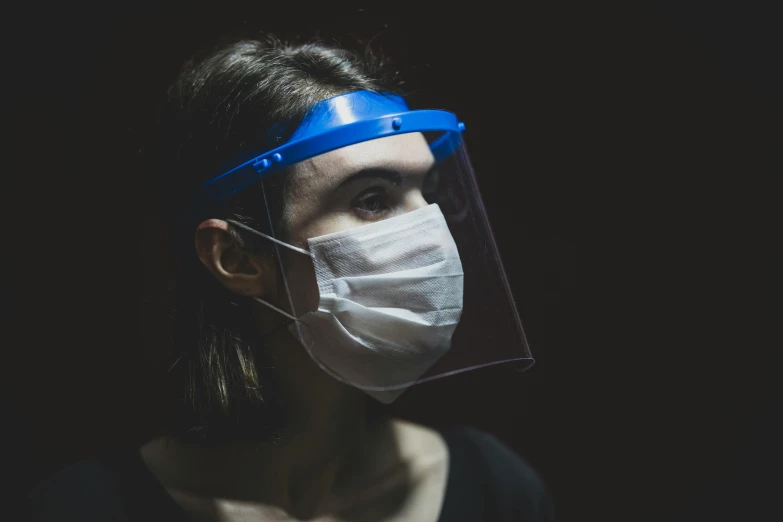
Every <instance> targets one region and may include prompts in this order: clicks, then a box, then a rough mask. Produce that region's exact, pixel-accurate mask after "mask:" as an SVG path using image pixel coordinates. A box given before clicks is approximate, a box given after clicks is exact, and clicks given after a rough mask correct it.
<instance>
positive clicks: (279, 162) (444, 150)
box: [197, 91, 465, 203]
mask: <svg viewBox="0 0 783 522" xmlns="http://www.w3.org/2000/svg"><path fill="white" fill-rule="evenodd" d="M464 130H465V125H464V124H463V123H460V122H458V121H457V117H456V115H454V114H453V113H451V112H447V111H442V110H416V111H411V110H409V109H408V106H407V104H406V103H405V101H404V100H403V99H402V98H401V97H400V96H397V95H393V94H388V93H382V94H379V93H374V92H371V91H356V92H350V93H348V94H342V95H340V96H335V97H333V98H329V99H326V100H323V101H321V102H319V103H316V104H315V105H313V106H312V107H311V108H310V110H309V111H308V114H307V116H306V117H305V119H304V121H303V122H302V124H301V125H300V126H299V127H298V128H297V129H296V131H295V132H294V134H293V135H292V136H291V139H289V140H288V141H287V142H286V143H285V144H283V145H281V146H280V147H277V148H275V149H272V150H270V151H267V152H264V153H263V154H261V155H259V156H256V157H255V158H253V159H251V160H248V161H246V162H244V163H242V164H241V165H239V166H237V167H234V168H233V169H231V170H229V171H228V172H226V173H224V174H221V175H220V176H218V177H216V178H214V179H212V180H211V181H209V182H207V183H206V184H205V185H204V186H203V187H202V190H201V193H200V194H199V197H198V198H197V199H198V200H200V202H202V203H214V202H217V201H220V200H222V199H225V198H228V197H230V196H232V195H234V194H236V193H237V192H239V191H240V190H242V189H244V188H246V187H248V186H249V185H251V184H253V183H254V182H256V181H258V180H260V179H261V178H264V177H266V176H268V175H270V174H273V173H275V172H279V171H280V170H282V169H284V168H286V167H289V166H291V165H294V164H295V163H298V162H300V161H303V160H306V159H308V158H312V157H315V156H318V155H320V154H324V153H326V152H329V151H332V150H336V149H339V148H342V147H347V146H348V145H354V144H356V143H361V142H364V141H368V140H372V139H376V138H383V137H387V136H393V135H396V134H404V133H408V132H442V133H443V134H442V135H441V136H439V137H438V139H436V140H435V141H434V142H433V143H432V145H431V146H430V149H431V150H432V154H433V155H434V157H435V161H440V160H442V159H444V158H447V157H448V156H449V155H451V154H452V153H453V152H454V151H455V150H456V149H457V147H458V146H459V144H460V140H461V133H462V131H464Z"/></svg>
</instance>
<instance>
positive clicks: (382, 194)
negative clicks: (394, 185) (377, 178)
mask: <svg viewBox="0 0 783 522" xmlns="http://www.w3.org/2000/svg"><path fill="white" fill-rule="evenodd" d="M353 207H354V208H355V209H356V210H358V211H359V212H362V213H365V214H379V213H382V212H384V211H385V210H388V208H389V195H388V194H387V193H386V191H385V190H384V189H383V188H381V187H372V188H369V189H367V190H365V191H363V192H361V193H360V194H359V195H358V196H356V197H355V198H354V200H353Z"/></svg>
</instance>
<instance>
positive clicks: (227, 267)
mask: <svg viewBox="0 0 783 522" xmlns="http://www.w3.org/2000/svg"><path fill="white" fill-rule="evenodd" d="M228 226H229V225H228V223H226V222H225V221H223V220H221V219H208V220H206V221H204V222H202V223H201V224H200V225H199V226H198V228H197V229H196V235H195V242H196V252H197V253H198V257H199V259H200V260H201V262H202V263H203V265H204V266H205V267H206V268H207V270H209V271H210V272H211V273H212V275H213V276H215V278H217V280H218V281H220V283H221V284H222V285H223V286H225V287H226V288H228V289H229V290H231V291H232V292H234V293H236V294H240V295H246V296H250V297H264V296H269V295H274V291H275V289H274V284H275V281H276V278H275V274H274V263H273V262H272V260H271V259H269V260H265V259H258V258H253V257H251V256H249V255H248V254H247V253H246V252H244V251H243V250H242V249H241V248H240V247H239V245H237V244H236V243H235V242H234V240H233V239H232V238H231V234H230V233H229V228H228Z"/></svg>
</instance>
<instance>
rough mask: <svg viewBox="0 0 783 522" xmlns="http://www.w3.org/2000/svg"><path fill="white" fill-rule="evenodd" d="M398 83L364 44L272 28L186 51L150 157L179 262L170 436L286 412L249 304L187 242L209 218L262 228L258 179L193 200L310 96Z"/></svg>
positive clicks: (246, 424)
mask: <svg viewBox="0 0 783 522" xmlns="http://www.w3.org/2000/svg"><path fill="white" fill-rule="evenodd" d="M397 86H398V82H397V81H396V79H395V77H394V76H393V75H390V74H388V73H387V72H386V69H385V64H384V61H383V60H382V59H380V58H378V57H376V55H374V54H373V53H372V52H371V51H370V50H369V49H368V48H365V50H364V52H353V51H349V50H346V49H341V48H334V47H329V46H326V45H323V44H319V43H306V44H298V45H291V44H286V43H282V42H280V41H277V40H276V39H274V38H271V37H270V38H267V39H266V41H264V42H261V41H239V42H236V43H232V44H230V45H226V46H223V47H221V48H219V49H217V50H214V51H212V52H210V53H209V54H207V55H206V56H204V57H202V58H196V59H193V60H191V61H190V62H188V63H187V64H186V66H185V67H184V69H183V70H182V72H181V74H180V75H179V77H178V79H177V80H176V82H175V83H174V84H173V85H172V86H171V87H170V89H169V90H168V92H167V96H166V100H165V103H164V107H163V110H162V111H161V120H160V125H159V129H158V130H159V132H158V137H157V140H156V143H155V146H154V147H153V148H152V150H153V152H152V153H151V154H150V156H149V158H150V160H151V162H150V167H151V168H150V173H151V174H152V175H151V176H150V178H149V181H150V185H149V190H151V191H152V192H153V193H154V196H153V197H154V198H156V199H157V206H158V207H159V209H160V210H161V212H162V214H161V215H162V216H163V218H164V219H165V221H166V222H167V223H168V226H169V230H170V232H169V234H170V235H171V236H172V238H173V240H172V241H170V242H169V248H170V250H169V252H170V253H171V254H173V256H174V259H175V260H176V270H175V274H174V278H175V281H174V300H175V310H174V314H173V319H174V325H173V345H174V346H173V347H174V354H173V356H174V359H173V360H174V361H175V362H174V364H173V366H172V368H171V369H170V371H169V376H170V379H169V382H170V384H171V386H172V390H173V392H174V395H173V399H174V407H173V412H172V414H171V415H170V416H169V417H168V418H169V419H170V421H169V422H168V426H167V427H166V433H167V434H168V435H170V436H173V437H176V438H177V439H179V440H182V441H185V442H197V443H219V442H223V441H230V440H236V439H238V438H252V439H256V440H257V439H259V438H269V437H274V436H275V435H277V434H278V433H276V432H277V430H278V429H279V428H280V425H281V421H282V419H281V418H280V416H281V415H282V414H283V413H282V408H281V407H280V405H279V404H278V403H277V400H276V398H275V397H274V390H275V386H274V383H273V381H274V375H273V374H271V373H269V372H268V371H267V370H264V366H265V365H262V364H259V361H260V359H261V358H262V357H263V353H262V352H263V339H260V338H259V335H258V334H257V333H256V331H255V329H254V323H253V320H252V313H251V310H252V309H251V303H252V301H251V300H249V299H248V298H243V297H241V296H237V295H235V294H233V293H231V292H230V291H228V290H227V289H225V288H223V287H222V285H220V284H219V283H218V282H217V281H216V280H215V279H214V277H213V276H212V275H211V274H210V273H209V272H208V271H207V270H206V268H205V267H204V266H203V265H202V264H201V262H200V261H199V259H198V257H197V255H196V252H195V248H194V244H193V233H194V231H195V228H196V226H197V224H198V223H199V222H200V221H202V220H203V219H206V218H219V219H229V218H230V219H234V220H237V221H240V222H243V223H245V224H246V225H248V226H250V227H252V228H254V229H256V230H259V231H262V232H268V230H269V228H270V226H269V219H268V214H267V208H266V207H265V206H264V204H263V201H264V199H263V194H262V193H261V191H260V188H259V187H258V185H260V184H255V185H251V186H250V187H248V188H247V189H245V190H243V191H242V192H240V193H239V194H237V195H236V196H234V197H233V198H231V199H229V200H227V201H225V202H222V203H220V204H219V205H214V206H212V207H209V208H202V209H199V211H198V212H196V213H195V214H193V215H189V214H186V208H187V203H188V201H189V200H190V198H191V197H192V196H193V194H194V193H195V191H196V190H198V189H199V188H200V187H201V186H202V185H203V184H204V183H205V182H206V181H208V180H209V179H211V178H212V177H214V176H216V175H219V174H220V173H221V172H223V171H224V170H227V169H228V168H231V167H232V166H235V165H237V164H239V163H240V162H242V161H244V160H246V159H249V158H250V157H252V156H253V155H256V154H260V153H262V152H264V151H266V150H271V149H272V148H275V147H277V146H279V145H281V144H282V143H284V142H285V141H286V140H287V139H289V137H290V136H291V134H292V133H293V131H294V130H295V129H296V127H297V126H298V125H299V124H300V123H301V121H302V120H303V118H304V117H305V116H306V114H307V111H308V109H309V108H310V107H311V106H312V105H313V104H314V103H317V102H319V101H321V100H324V99H326V98H329V97H332V96H335V95H339V94H343V93H347V92H352V91H357V90H369V91H374V92H392V93H398V94H399V93H400V91H399V89H398V87H397ZM276 177H277V178H285V176H276ZM265 190H266V196H267V198H268V201H269V204H270V207H272V206H274V207H275V208H270V209H269V213H270V214H271V215H273V216H282V215H283V212H282V205H283V204H284V201H285V197H286V193H285V183H284V182H281V183H279V184H278V185H276V186H272V187H271V190H272V193H271V194H270V186H269V185H266V186H265ZM183 216H186V219H183ZM284 230H285V223H282V222H281V223H279V226H275V232H276V233H277V234H278V235H284ZM281 231H282V234H281ZM231 235H232V237H233V239H234V240H235V241H236V242H237V244H239V245H240V247H242V248H244V249H247V250H248V251H251V252H258V251H259V249H261V246H260V245H258V244H257V243H258V241H257V240H255V239H254V238H253V237H247V233H244V232H240V231H239V230H238V228H237V227H232V229H231Z"/></svg>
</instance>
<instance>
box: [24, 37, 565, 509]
mask: <svg viewBox="0 0 783 522" xmlns="http://www.w3.org/2000/svg"><path fill="white" fill-rule="evenodd" d="M381 65H382V64H379V63H377V62H376V61H375V60H374V59H373V58H372V57H371V56H368V57H364V58H361V57H359V56H357V55H355V54H352V53H350V52H348V51H345V50H341V49H336V48H330V47H326V46H322V45H317V44H307V45H301V46H287V45H283V44H280V43H277V42H268V43H260V42H253V41H243V42H239V43H236V44H233V45H229V46H226V47H223V48H221V49H219V50H217V51H214V52H212V53H211V54H209V55H208V56H206V57H204V58H202V59H200V60H197V61H194V62H192V63H190V64H188V66H187V67H186V68H185V70H184V71H183V72H182V73H181V75H180V77H179V79H178V80H177V82H176V83H175V84H174V85H173V86H172V88H171V89H170V91H169V96H168V100H167V104H166V108H165V110H164V111H163V121H162V123H161V132H160V137H161V139H160V141H159V143H158V146H157V147H156V149H155V150H156V153H155V154H154V155H153V156H152V162H151V164H152V167H153V168H152V169H151V172H152V174H153V175H152V176H151V177H150V182H151V184H150V187H149V191H150V192H151V193H153V194H156V195H158V196H159V197H160V200H159V203H160V205H159V206H160V208H161V209H165V210H164V211H165V212H166V213H167V216H166V217H167V222H168V223H169V227H170V228H169V229H170V233H169V236H170V237H171V238H172V241H171V244H170V246H171V249H172V250H171V257H170V258H172V259H175V260H176V285H175V289H176V297H175V298H176V306H175V311H176V312H175V314H176V315H175V329H174V344H175V350H176V358H175V361H174V364H173V366H172V368H171V370H170V374H171V384H172V389H173V396H174V397H175V399H176V400H175V401H174V402H175V406H174V408H173V414H172V415H171V417H170V422H169V424H168V425H167V426H165V429H164V430H163V431H162V432H161V435H160V437H157V438H155V439H153V440H151V441H149V442H148V443H147V444H145V445H143V446H142V447H141V448H136V449H134V451H130V452H127V451H126V452H116V453H114V454H112V455H105V456H102V457H100V458H96V459H91V460H89V461H85V462H81V463H78V464H76V465H74V466H72V467H71V468H69V469H67V470H65V471H63V472H61V473H59V474H57V475H55V476H54V477H52V478H51V479H50V480H48V481H47V482H45V483H44V484H43V485H42V486H41V487H40V488H38V490H37V491H36V493H35V495H34V504H35V508H36V511H37V513H39V518H41V519H42V520H62V519H69V520H70V519H74V520H77V519H78V520H93V519H94V520H116V519H123V520H126V519H127V520H158V519H160V520H164V519H165V520H205V521H206V520H210V521H211V520H224V521H233V520H258V521H262V520H362V521H376V520H414V521H422V522H426V521H444V522H446V521H452V520H551V519H552V511H551V505H550V503H549V500H548V496H547V495H546V492H545V491H544V488H543V486H542V485H541V483H540V481H539V480H538V478H537V477H536V475H535V473H534V472H533V471H532V470H531V469H530V468H529V467H528V466H527V465H526V464H525V463H524V462H522V461H521V460H520V459H519V458H518V457H517V456H515V455H514V454H513V453H512V452H510V451H509V450H508V449H507V448H505V447H504V446H502V445H501V444H500V443H499V442H498V441H497V440H496V439H494V438H493V437H491V436H489V435H487V434H483V433H481V432H478V431H475V430H470V429H452V430H434V429H431V428H427V427H424V426H420V425H415V424H412V423H407V422H403V421H400V420H396V419H389V418H387V417H385V416H384V415H383V410H382V409H381V408H380V407H379V406H378V405H380V404H388V403H390V402H392V401H394V400H395V399H396V398H397V397H398V396H399V395H400V394H401V393H403V392H404V391H405V390H406V389H407V388H408V387H410V386H412V385H414V384H417V383H420V382H423V381H427V380H433V379H436V378H438V377H442V376H446V375H449V374H453V373H456V372H460V371H464V370H468V369H472V368H476V367H480V366H487V365H491V364H497V363H500V362H513V363H515V364H522V365H526V364H527V365H529V364H530V363H531V362H532V359H531V358H530V356H529V353H528V352H527V346H526V344H525V341H524V336H523V334H522V331H521V327H520V326H519V318H518V316H517V313H516V310H515V309H514V306H513V300H511V298H510V293H509V291H508V285H507V284H506V282H505V276H504V274H503V270H502V266H501V265H500V263H499V260H498V259H497V255H496V250H495V248H494V242H493V240H492V236H491V231H490V229H489V226H488V224H487V223H486V217H485V215H484V212H483V207H482V206H481V202H480V198H479V196H478V192H477V187H476V184H475V181H474V179H473V176H472V171H471V169H470V164H469V162H468V161H467V155H466V152H465V149H464V145H463V142H462V139H461V133H462V131H463V130H464V125H462V124H461V123H459V122H458V121H457V120H456V119H455V117H454V115H453V114H451V113H447V112H445V111H411V110H409V109H408V107H407V105H406V104H405V102H404V100H403V99H402V98H401V97H399V96H397V95H396V94H394V93H396V92H398V91H397V89H396V87H395V84H394V82H393V81H392V80H393V79H391V78H389V77H388V76H387V75H386V73H385V72H384V70H383V68H382V67H381ZM91 517H92V518H91ZM122 517H125V518H122Z"/></svg>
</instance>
